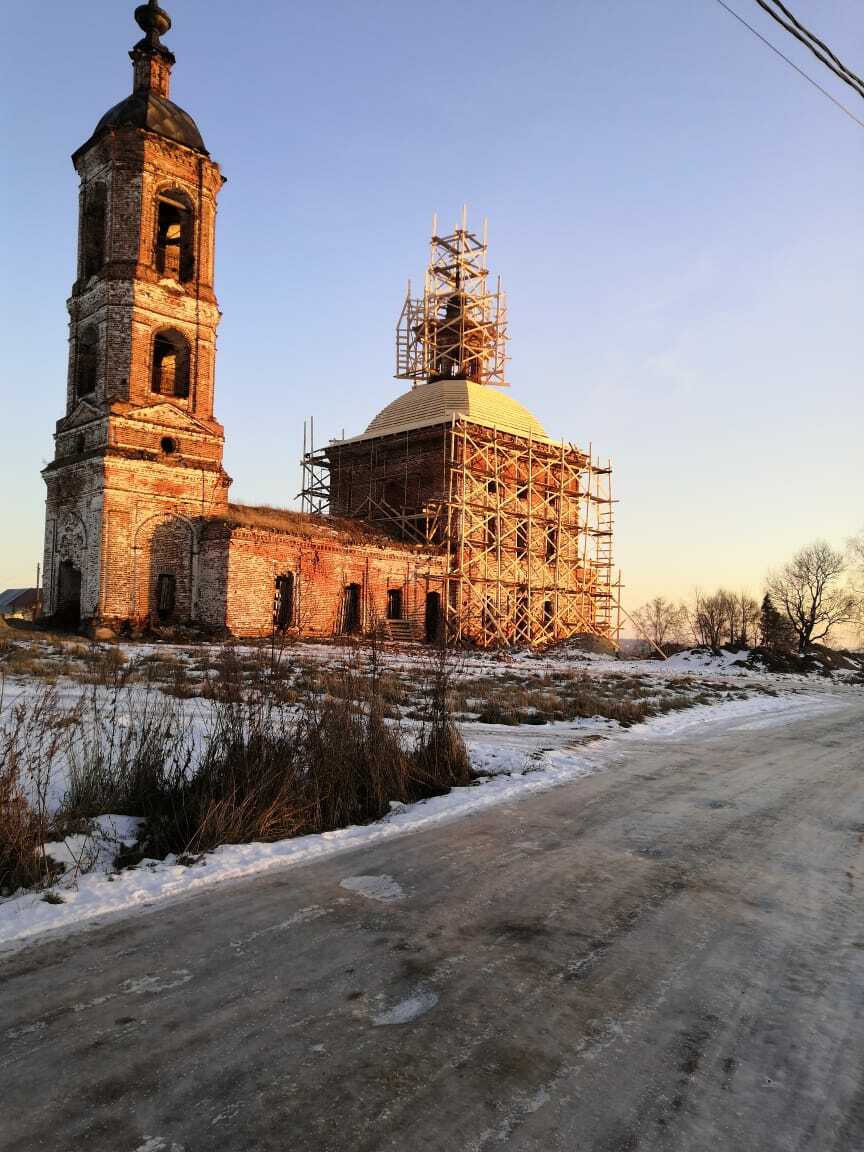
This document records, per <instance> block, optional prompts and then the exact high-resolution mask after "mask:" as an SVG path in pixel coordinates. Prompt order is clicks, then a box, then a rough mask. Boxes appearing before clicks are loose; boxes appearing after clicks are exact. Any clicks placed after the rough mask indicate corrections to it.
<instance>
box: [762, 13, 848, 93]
mask: <svg viewBox="0 0 864 1152" xmlns="http://www.w3.org/2000/svg"><path fill="white" fill-rule="evenodd" d="M773 2H774V3H775V4H776V7H777V8H779V9H780V11H781V12H783V13H784V14H785V15H786V16H788V17H789V23H787V22H786V21H785V20H784V19H783V17H782V16H780V15H779V14H778V13H777V12H776V11H775V9H774V8H772V7H771V5H770V4H769V3H766V0H756V3H757V4H758V5H759V7H760V8H762V9H763V10H764V11H765V12H767V13H768V15H769V16H770V17H771V19H772V20H775V21H776V22H777V23H778V24H779V25H780V27H781V28H785V30H786V31H787V32H788V33H789V35H790V36H794V37H795V39H796V40H798V41H800V43H801V44H803V45H804V47H805V48H807V49H808V50H809V51H810V52H812V53H813V55H814V56H815V57H816V59H817V60H819V61H820V62H821V63H822V64H824V65H825V67H826V68H829V69H830V70H831V71H832V72H833V73H834V75H835V76H837V77H839V78H840V79H841V80H842V81H843V83H844V84H848V85H849V87H850V88H851V89H852V91H853V92H855V93H857V95H859V96H861V97H862V98H864V80H862V79H861V77H860V76H856V75H855V73H854V72H853V71H852V70H851V69H849V68H847V67H846V65H845V64H844V63H843V61H842V60H840V59H839V58H838V57H837V56H835V55H834V53H833V52H832V51H831V49H830V48H829V47H828V45H827V44H825V43H823V41H822V40H820V39H819V38H818V36H814V35H813V33H812V32H811V31H810V30H809V29H807V28H805V27H804V25H803V24H802V23H801V22H800V20H797V19H796V18H795V16H793V15H792V13H791V12H790V11H789V9H788V8H787V7H786V5H785V4H783V3H781V0H773Z"/></svg>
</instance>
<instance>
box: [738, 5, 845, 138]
mask: <svg viewBox="0 0 864 1152" xmlns="http://www.w3.org/2000/svg"><path fill="white" fill-rule="evenodd" d="M717 3H718V4H719V5H720V7H721V8H725V9H726V11H727V12H728V13H729V15H730V16H734V17H735V19H736V20H737V21H738V23H739V24H743V25H744V27H745V28H747V29H748V31H750V32H752V33H753V35H754V36H755V37H756V38H757V40H761V41H762V43H763V44H764V45H765V46H766V48H770V49H771V51H772V52H773V53H774V54H775V55H776V56H779V57H780V59H781V60H784V61H785V62H786V63H787V64H788V65H789V67H790V68H794V69H795V71H796V72H797V73H798V75H799V76H803V77H804V79H805V80H806V81H807V83H808V84H812V85H813V87H814V88H815V89H816V90H817V92H821V93H822V95H823V96H825V97H826V98H827V99H828V100H830V101H831V103H832V104H835V105H836V106H837V107H838V108H839V109H840V111H841V112H845V114H846V115H847V116H848V117H849V119H850V120H854V121H855V123H856V124H857V125H858V127H859V128H864V120H859V118H858V117H857V116H856V115H855V113H854V112H852V111H851V110H850V109H849V108H847V107H846V105H845V104H842V103H841V102H840V101H839V100H837V99H836V97H834V96H832V95H831V93H830V92H829V91H828V90H827V88H823V87H822V85H821V84H820V83H819V82H818V81H817V80H814V79H813V77H812V76H811V75H809V73H807V72H805V71H804V69H803V68H799V67H798V65H797V64H796V63H795V62H794V61H793V60H790V59H789V57H788V56H786V55H785V54H784V53H783V52H781V51H780V49H779V48H778V47H776V45H774V44H772V43H771V41H770V40H768V39H767V38H766V37H765V36H763V35H762V33H761V32H759V31H758V30H757V29H756V28H754V27H753V25H752V24H748V23H747V21H746V20H745V19H744V17H743V16H739V15H738V13H737V12H736V11H735V9H734V8H730V7H729V5H728V4H727V3H726V0H717Z"/></svg>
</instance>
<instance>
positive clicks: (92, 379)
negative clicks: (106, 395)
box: [76, 328, 99, 396]
mask: <svg viewBox="0 0 864 1152" xmlns="http://www.w3.org/2000/svg"><path fill="white" fill-rule="evenodd" d="M98 361H99V336H98V334H97V332H96V329H95V328H85V329H84V331H83V332H82V333H81V334H80V335H79V337H78V365H77V372H76V392H77V394H78V395H79V396H89V395H90V393H91V392H95V391H96V368H97V364H98Z"/></svg>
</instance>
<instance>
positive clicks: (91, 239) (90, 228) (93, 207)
mask: <svg viewBox="0 0 864 1152" xmlns="http://www.w3.org/2000/svg"><path fill="white" fill-rule="evenodd" d="M105 206H106V195H105V185H104V184H94V185H93V186H92V187H90V188H88V189H87V190H86V192H85V193H84V212H83V215H82V219H81V276H82V277H83V279H84V280H89V279H90V277H91V276H95V275H96V273H97V272H99V271H100V269H101V268H102V265H103V264H104V263H105Z"/></svg>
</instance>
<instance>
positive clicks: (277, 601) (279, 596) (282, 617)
mask: <svg viewBox="0 0 864 1152" xmlns="http://www.w3.org/2000/svg"><path fill="white" fill-rule="evenodd" d="M273 623H274V624H275V626H276V631H277V632H284V631H285V630H286V629H287V628H291V627H292V626H293V624H294V573H293V572H285V573H284V574H283V575H282V576H277V577H276V592H275V595H274V598H273Z"/></svg>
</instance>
